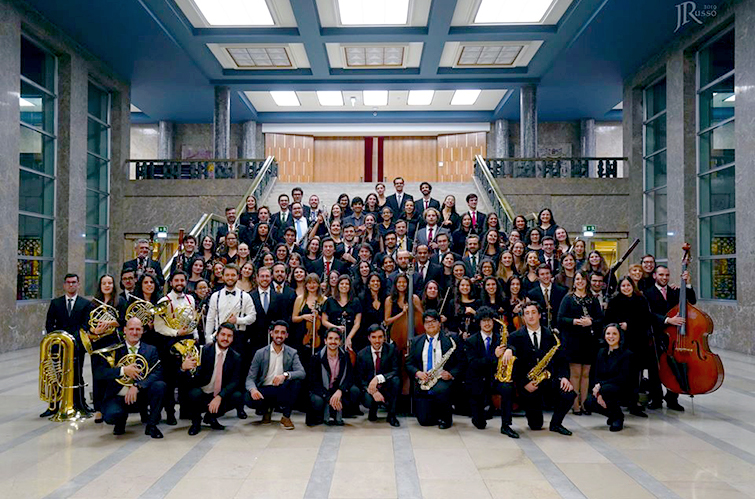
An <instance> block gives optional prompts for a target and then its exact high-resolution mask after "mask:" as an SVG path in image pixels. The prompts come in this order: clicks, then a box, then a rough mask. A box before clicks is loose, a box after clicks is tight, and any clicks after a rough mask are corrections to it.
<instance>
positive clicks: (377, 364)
mask: <svg viewBox="0 0 755 499" xmlns="http://www.w3.org/2000/svg"><path fill="white" fill-rule="evenodd" d="M378 374H380V352H375V376H377V375H378Z"/></svg>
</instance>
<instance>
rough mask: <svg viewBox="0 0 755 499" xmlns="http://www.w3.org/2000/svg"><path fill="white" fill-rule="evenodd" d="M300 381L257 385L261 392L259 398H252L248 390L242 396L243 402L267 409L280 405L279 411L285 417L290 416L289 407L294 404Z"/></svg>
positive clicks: (253, 407) (253, 406) (248, 405)
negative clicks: (277, 384) (274, 384)
mask: <svg viewBox="0 0 755 499" xmlns="http://www.w3.org/2000/svg"><path fill="white" fill-rule="evenodd" d="M300 388H301V382H300V381H299V380H293V381H286V382H284V383H283V384H282V385H279V386H272V385H270V386H258V387H257V389H258V390H259V391H260V393H262V397H263V398H262V399H261V400H254V399H253V398H252V394H251V393H249V392H248V391H247V392H246V395H245V396H244V403H245V404H246V405H247V407H251V408H252V409H262V410H263V411H267V410H269V409H275V408H276V407H280V410H281V412H282V413H283V415H284V416H285V417H287V418H290V417H291V408H292V407H293V405H294V401H295V400H296V397H297V395H298V394H299V389H300Z"/></svg>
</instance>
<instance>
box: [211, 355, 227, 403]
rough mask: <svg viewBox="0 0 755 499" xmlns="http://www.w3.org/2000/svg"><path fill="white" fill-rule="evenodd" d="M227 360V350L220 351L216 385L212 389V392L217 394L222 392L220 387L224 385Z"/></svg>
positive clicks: (216, 368) (216, 370)
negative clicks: (225, 362) (224, 369)
mask: <svg viewBox="0 0 755 499" xmlns="http://www.w3.org/2000/svg"><path fill="white" fill-rule="evenodd" d="M224 361H225V352H220V356H219V357H218V362H217V363H216V364H215V386H214V387H213V389H212V394H213V395H217V394H219V393H220V388H221V387H222V386H223V362H224Z"/></svg>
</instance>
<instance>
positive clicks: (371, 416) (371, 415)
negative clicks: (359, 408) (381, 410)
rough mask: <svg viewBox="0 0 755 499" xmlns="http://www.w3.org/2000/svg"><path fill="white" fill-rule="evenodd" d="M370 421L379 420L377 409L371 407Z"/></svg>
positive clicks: (368, 416)
mask: <svg viewBox="0 0 755 499" xmlns="http://www.w3.org/2000/svg"><path fill="white" fill-rule="evenodd" d="M367 420H368V421H377V409H374V410H373V409H370V413H369V414H368V415H367Z"/></svg>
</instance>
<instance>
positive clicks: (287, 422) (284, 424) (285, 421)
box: [281, 416, 295, 430]
mask: <svg viewBox="0 0 755 499" xmlns="http://www.w3.org/2000/svg"><path fill="white" fill-rule="evenodd" d="M281 428H283V429H284V430H293V429H294V428H295V426H294V422H293V421H291V418H287V417H286V416H283V417H281Z"/></svg>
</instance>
